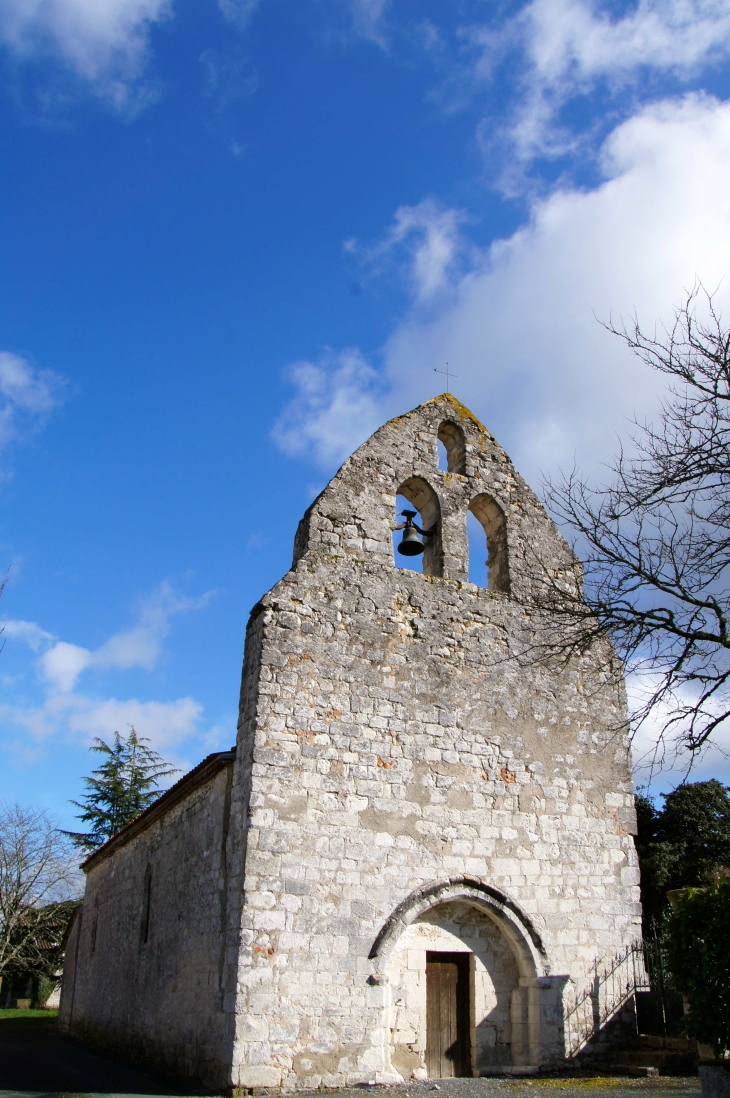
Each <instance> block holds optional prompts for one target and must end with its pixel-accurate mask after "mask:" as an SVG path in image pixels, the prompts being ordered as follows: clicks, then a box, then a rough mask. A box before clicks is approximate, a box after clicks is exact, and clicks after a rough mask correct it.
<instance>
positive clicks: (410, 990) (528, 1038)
mask: <svg viewBox="0 0 730 1098" xmlns="http://www.w3.org/2000/svg"><path fill="white" fill-rule="evenodd" d="M447 951H455V952H462V953H467V954H469V965H470V991H469V995H470V1002H469V1010H470V1057H471V1069H472V1074H474V1075H489V1074H499V1073H502V1072H504V1071H516V1072H529V1071H531V1070H533V1069H536V1068H537V1067H538V1066H539V1065H540V1064H541V1063H543V1062H545V1061H546V1059H549V1058H550V1057H549V1056H546V1052H547V1049H546V1048H545V1047H544V1045H545V1043H546V1040H545V1039H546V1038H547V1043H552V1042H551V1041H550V1039H549V1037H548V1035H547V1034H543V1033H541V1016H542V1014H543V1013H544V1011H543V1010H542V1003H541V994H542V993H543V991H544V990H545V989H544V987H543V986H542V985H545V984H548V985H549V984H550V983H551V982H552V981H551V980H549V979H548V980H547V981H546V980H545V976H546V975H547V968H548V965H547V958H546V954H545V948H544V946H543V943H542V939H541V937H540V935H539V933H538V932H537V930H536V928H535V927H534V925H533V924H532V922H531V920H530V919H529V918H528V917H527V916H526V915H525V914H524V912H522V911H521V910H520V909H519V908H518V907H517V905H516V904H514V903H513V902H512V901H510V899H509V898H508V897H506V896H504V895H503V894H502V893H500V892H499V891H498V890H497V889H494V888H492V887H491V886H489V885H485V884H483V883H482V882H480V881H476V880H473V879H470V878H460V879H458V880H451V881H447V882H443V883H440V884H436V885H433V886H430V887H426V888H422V889H419V890H417V891H416V892H414V893H412V894H411V896H409V897H408V898H407V899H406V900H405V901H404V902H403V903H402V904H400V905H399V907H398V908H397V909H396V910H395V911H394V912H393V914H392V916H391V917H390V918H389V919H388V920H387V921H386V923H385V924H384V925H383V927H382V928H381V930H380V933H379V934H378V936H377V938H376V940H375V942H374V943H373V947H372V949H371V952H370V957H371V960H372V961H373V968H374V972H373V976H372V977H371V981H372V982H373V983H378V984H382V985H383V987H384V992H385V995H384V1009H385V1018H384V1030H385V1033H384V1037H385V1046H386V1048H387V1049H388V1055H389V1056H390V1064H389V1066H390V1068H391V1070H394V1071H396V1072H399V1073H400V1074H401V1075H402V1076H404V1078H408V1077H409V1076H410V1077H414V1078H427V1077H429V1076H428V1070H427V1057H426V1052H427V1050H426V1044H427V1041H426V1031H427V1024H428V1023H427V1015H426V1011H427V1004H426V979H427V976H426V964H427V961H426V958H427V956H428V957H431V958H434V957H435V956H436V954H437V953H439V952H447Z"/></svg>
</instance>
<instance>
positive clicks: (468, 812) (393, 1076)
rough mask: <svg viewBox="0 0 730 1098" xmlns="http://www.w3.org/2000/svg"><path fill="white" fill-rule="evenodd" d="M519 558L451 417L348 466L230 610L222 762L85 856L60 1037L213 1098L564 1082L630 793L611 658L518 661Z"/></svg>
mask: <svg viewBox="0 0 730 1098" xmlns="http://www.w3.org/2000/svg"><path fill="white" fill-rule="evenodd" d="M439 441H440V442H441V443H442V444H443V446H444V447H445V451H446V453H447V456H448V469H447V470H443V469H440V468H439V460H438V443H439ZM397 495H399V496H401V497H404V498H405V499H407V500H408V501H409V502H410V504H411V507H412V509H413V510H414V511H416V512H418V514H419V516H420V518H418V519H417V520H416V521H417V522H419V525H420V526H421V528H422V529H424V530H426V531H430V534H428V535H427V536H425V537H424V538H423V541H424V544H425V546H426V548H425V552H424V553H423V573H422V574H419V573H417V572H412V571H408V570H405V569H403V568H397V567H395V564H394V556H393V541H392V533H393V529H394V527H395V526H396V524H397V523H398V522H399V521H400V520H399V519H398V518H397V517H396V496H397ZM469 511H470V512H471V513H472V514H473V515H474V516H475V517H476V519H477V520H478V521H479V522H480V523H481V526H482V528H483V530H484V534H485V547H486V546H488V551H489V561H488V565H489V567H488V583H487V584H486V586H484V587H479V586H476V585H475V584H473V583H470V582H469V579H468V570H469V562H468V553H469V546H468V539H467V527H466V521H467V513H468V512H469ZM535 561H537V562H539V568H540V569H542V570H543V572H544V573H545V572H546V574H547V573H549V574H550V575H551V576H553V577H556V578H557V579H558V580H560V581H561V582H562V581H563V580H564V578H565V577H570V576H572V575H574V574H575V561H574V558H573V555H572V551H571V549H570V547H569V546H568V545H567V543H566V542H565V541H564V539H563V538H562V537H561V535H560V534H559V533H558V531H557V529H556V527H555V526H554V524H553V522H552V521H551V520H550V518H549V517H548V515H547V514H546V512H545V511H544V509H543V507H542V505H541V504H540V502H539V500H538V499H537V497H536V496H535V495H534V493H533V492H532V491H531V490H530V488H529V487H528V486H527V484H526V483H525V482H524V481H523V480H522V478H521V477H520V476H519V474H518V473H517V472H516V471H515V469H514V468H513V466H512V464H511V462H510V460H509V458H508V457H507V455H506V454H505V453H504V451H503V450H502V449H501V447H500V446H499V445H498V444H497V442H496V441H495V440H494V438H493V437H492V436H491V435H490V434H489V432H488V431H487V430H486V429H485V428H484V427H483V426H482V425H481V424H480V423H479V422H478V420H477V419H476V418H475V417H474V416H473V415H472V414H471V413H470V412H468V410H467V409H466V408H464V407H463V406H462V405H461V404H459V402H458V401H456V400H455V399H454V398H453V397H451V396H449V395H448V394H445V395H443V396H441V397H438V398H436V399H434V400H431V401H428V402H427V403H425V404H423V405H421V406H420V407H418V408H416V409H415V410H414V411H412V412H410V413H409V414H407V415H405V416H402V417H399V418H397V419H394V420H391V421H390V422H388V423H387V424H385V425H384V426H383V427H381V428H380V429H379V430H378V431H377V432H376V433H375V434H374V435H373V436H372V437H371V438H370V439H369V440H368V441H367V442H366V443H365V444H364V445H363V446H361V447H360V448H359V449H358V450H357V451H356V452H355V453H354V454H353V455H352V456H351V457H350V458H349V459H348V460H347V461H346V462H345V464H344V465H343V466H342V468H341V469H340V471H339V472H338V473H337V475H336V476H335V477H334V478H333V479H332V481H331V482H330V483H329V485H328V486H327V487H326V488H325V490H324V491H323V492H322V493H321V495H320V496H319V497H318V499H317V500H315V502H314V503H313V504H312V506H311V507H310V508H309V510H308V511H307V513H306V514H305V516H304V518H303V519H302V522H301V523H300V525H299V529H298V531H297V535H296V539H295V549H294V562H293V565H292V568H291V571H289V572H288V573H287V574H286V575H285V576H284V578H283V579H282V580H281V581H280V582H279V583H277V584H276V586H275V587H273V588H272V590H271V591H270V592H269V593H268V594H267V595H265V596H264V597H263V598H262V599H261V601H260V602H259V603H258V604H257V605H256V606H255V607H254V608H253V610H252V612H251V616H250V619H249V623H248V628H247V633H246V646H245V656H244V665H243V677H242V687H241V698H240V719H239V727H238V737H237V742H236V746H235V748H233V749H231V750H230V751H227V752H219V753H217V754H215V755H212V756H209V758H208V759H206V760H204V762H203V763H201V764H200V766H198V767H197V768H196V769H195V770H193V771H192V772H191V773H190V774H188V775H187V776H186V777H185V778H183V779H182V780H181V781H180V782H178V783H177V785H176V786H173V787H172V789H170V790H168V791H167V792H166V793H165V794H164V795H163V796H162V797H161V798H160V800H159V801H157V802H156V804H154V805H153V806H152V807H151V808H150V809H148V810H147V811H146V812H144V813H143V814H142V815H141V816H140V817H138V819H137V820H135V821H134V822H133V823H131V824H130V825H129V826H128V827H127V828H125V829H124V830H123V831H122V832H120V833H119V834H118V835H116V836H115V837H114V838H112V839H111V840H110V841H109V842H108V843H107V844H106V845H105V846H103V847H102V848H101V849H100V850H98V851H96V852H95V853H94V854H92V855H91V857H90V858H88V859H87V861H86V863H85V865H84V869H85V872H86V891H85V897H84V902H83V906H82V908H81V913H80V915H79V917H78V918H77V919H76V920H75V922H74V925H73V927H72V930H71V933H70V936H69V940H68V943H67V950H66V967H65V973H64V983H63V992H62V1002H61V1012H60V1022H61V1025H62V1026H63V1027H64V1028H65V1029H66V1030H68V1031H70V1032H71V1033H73V1034H76V1035H78V1036H79V1037H81V1038H85V1039H90V1040H93V1041H95V1042H98V1043H100V1044H102V1045H105V1046H108V1047H113V1048H116V1049H118V1050H121V1051H124V1052H127V1053H130V1054H132V1055H135V1056H140V1057H146V1058H148V1059H149V1060H151V1061H154V1062H156V1063H158V1064H160V1065H162V1066H164V1067H166V1068H168V1069H171V1070H173V1071H176V1072H178V1073H181V1074H186V1075H189V1076H191V1077H193V1078H198V1079H200V1080H202V1081H204V1082H205V1083H207V1084H208V1085H210V1086H212V1087H214V1088H217V1089H221V1090H227V1091H229V1092H233V1093H236V1092H239V1093H242V1092H244V1091H245V1090H247V1089H251V1088H258V1087H270V1088H278V1087H286V1088H312V1087H319V1086H327V1087H336V1086H344V1085H351V1084H354V1083H371V1082H375V1083H378V1082H396V1081H400V1080H408V1079H412V1078H415V1079H424V1078H438V1077H444V1076H449V1075H485V1074H499V1073H504V1072H513V1073H520V1072H522V1073H530V1072H534V1071H537V1070H539V1069H541V1068H545V1067H554V1066H559V1065H560V1064H563V1063H565V1062H566V1061H568V1060H570V1058H571V1057H572V1056H574V1055H575V1053H576V1052H577V1051H578V1050H579V1048H580V1046H581V1043H582V1042H583V1041H585V1039H586V1037H587V1035H588V1034H589V1032H590V1030H591V1027H592V1026H593V1024H594V1014H595V1001H594V998H590V994H589V993H592V989H594V985H595V982H596V981H595V974H596V972H597V971H598V968H599V967H600V966H608V967H609V968H610V967H611V966H613V970H614V971H615V970H616V966H617V965H618V966H620V964H621V963H622V958H626V957H628V956H629V954H630V949H631V945H632V943H633V942H634V941H635V940H636V939H637V938H638V937H640V905H639V896H638V870H637V862H636V855H635V851H634V844H633V838H632V833H633V831H634V808H633V786H632V780H631V772H630V757H629V745H628V739H627V734H626V730H625V724H624V722H625V697H624V691H623V685H622V681H621V677H620V674H619V675H617V674H616V656H615V654H614V653H613V650H612V649H611V646H610V644H609V643H608V641H607V640H606V641H605V642H599V643H598V644H597V645H594V646H593V647H592V648H591V650H590V651H588V652H586V653H584V654H582V655H580V654H574V655H572V656H571V657H570V658H569V659H563V660H552V661H551V660H550V659H538V658H537V657H534V658H531V657H530V652H531V651H532V648H533V647H534V641H535V637H536V635H537V632H536V631H537V629H538V625H537V624H536V618H535V615H534V614H533V613H532V612H531V611H530V609H529V599H528V598H526V597H525V595H526V593H527V592H528V589H529V585H530V583H531V582H533V580H534V575H535V567H536V565H535ZM566 582H567V580H566ZM531 646H532V647H531ZM614 983H615V981H614ZM620 985H621V981H620V980H619V981H618V983H617V984H616V986H617V987H618V986H620ZM606 994H609V995H610V993H609V992H606ZM617 996H618V997H617V998H616V1001H615V1002H611V1001H607V1002H606V1003H605V1004H604V1005H605V1012H606V1016H607V1017H608V1016H610V1014H611V1012H612V1011H614V1010H617V1009H619V1007H620V1006H621V1002H622V1000H621V999H620V993H617ZM602 1009H603V1007H602Z"/></svg>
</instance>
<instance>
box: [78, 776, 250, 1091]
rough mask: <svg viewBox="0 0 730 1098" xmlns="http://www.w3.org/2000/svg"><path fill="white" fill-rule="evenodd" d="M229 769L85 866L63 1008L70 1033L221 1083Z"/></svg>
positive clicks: (225, 1058)
mask: <svg viewBox="0 0 730 1098" xmlns="http://www.w3.org/2000/svg"><path fill="white" fill-rule="evenodd" d="M231 777H232V764H231V763H229V764H228V765H227V766H224V767H223V768H222V769H219V770H218V772H217V773H216V774H215V775H214V776H213V777H212V778H211V779H210V780H209V781H206V782H205V783H204V784H203V785H201V786H199V787H197V788H195V789H194V790H192V792H191V793H190V794H189V795H188V796H187V797H185V798H184V799H182V800H180V801H178V802H177V803H176V804H174V805H173V807H171V808H170V809H169V811H167V812H165V813H163V814H161V815H160V816H159V817H158V818H157V819H155V820H154V821H153V822H152V823H150V824H149V826H148V827H146V828H145V829H144V830H142V831H141V832H140V833H139V834H137V835H136V836H134V837H132V838H131V839H130V840H129V841H128V842H125V843H124V844H123V845H119V846H117V847H116V849H114V851H113V852H112V853H111V854H110V855H109V856H108V857H102V858H100V859H99V860H98V861H96V862H95V863H93V864H92V865H91V867H90V869H89V871H88V874H87V880H86V892H85V896H84V904H83V917H82V918H81V919H80V920H79V921H78V923H77V927H78V929H77V930H76V931H75V932H74V935H73V941H71V940H70V941H69V944H68V949H67V954H68V956H69V962H71V963H69V964H67V966H66V972H65V975H64V985H63V994H62V1007H61V1022H62V1025H63V1028H65V1029H67V1030H70V1031H71V1032H72V1033H73V1034H74V1035H76V1036H79V1037H81V1038H85V1039H89V1040H92V1041H94V1042H97V1043H101V1044H103V1045H106V1046H110V1047H115V1048H117V1049H119V1050H121V1051H123V1052H125V1053H128V1054H131V1055H133V1056H134V1057H136V1058H140V1059H147V1060H149V1061H151V1062H154V1063H156V1064H158V1065H161V1066H163V1067H167V1068H169V1069H171V1070H173V1071H175V1072H178V1073H180V1074H185V1075H190V1076H193V1077H196V1078H199V1079H205V1080H208V1081H209V1082H211V1083H212V1084H213V1085H219V1086H221V1087H225V1086H226V1085H227V1084H228V1082H229V1074H230V1070H229V1069H230V1050H229V1049H227V1048H226V1045H225V1036H226V1028H225V1022H226V1017H225V1014H224V1010H223V991H222V987H223V979H224V967H225V935H224V927H225V921H226V914H227V913H226V904H227V875H226V863H225V857H224V853H225V845H226V839H227V830H228V827H227V825H228V810H229V800H230V783H231ZM148 889H149V911H148V906H147V894H148ZM77 935H78V941H77V940H76V936H77ZM145 937H146V941H145Z"/></svg>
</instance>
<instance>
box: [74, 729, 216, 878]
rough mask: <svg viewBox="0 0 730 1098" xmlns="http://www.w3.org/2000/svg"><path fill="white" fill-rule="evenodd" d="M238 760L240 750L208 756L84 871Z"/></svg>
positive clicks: (84, 864)
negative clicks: (237, 753)
mask: <svg viewBox="0 0 730 1098" xmlns="http://www.w3.org/2000/svg"><path fill="white" fill-rule="evenodd" d="M235 757H236V749H235V747H232V748H231V749H230V750H229V751H214V752H213V754H211V755H207V756H206V757H205V758H204V759H203V761H202V762H200V763H198V765H197V766H195V767H193V769H192V770H189V771H188V773H187V774H184V775H183V777H182V778H180V780H179V781H177V782H175V784H174V785H172V786H170V788H169V789H167V790H166V791H165V792H164V793H163V794H162V796H161V797H160V798H159V799H158V800H156V801H155V802H154V804H151V805H150V806H149V808H145V810H144V812H140V814H139V816H135V818H134V819H133V820H131V821H130V822H129V823H128V824H127V825H126V827H123V828H122V830H121V831H117V833H116V834H115V835H112V837H111V838H110V839H107V841H106V842H105V843H104V845H103V846H100V847H99V849H98V850H95V851H94V852H93V854H90V855H89V857H88V858H87V859H86V860H85V861H84V862H82V863H81V869H83V871H84V873H88V872H89V870H90V869H93V868H94V866H95V865H98V863H99V862H101V861H103V860H104V859H105V858H108V857H109V856H110V855H111V854H113V853H114V851H115V850H118V849H119V847H120V846H124V845H125V843H128V842H129V841H130V840H131V839H133V838H134V837H135V835H138V834H139V833H140V832H141V831H144V830H145V829H146V828H148V827H149V826H150V824H152V823H154V821H155V820H157V819H159V818H160V816H164V815H165V813H166V812H169V811H170V809H171V808H173V807H174V806H175V805H176V804H178V803H179V802H180V801H182V800H184V799H185V797H187V796H189V795H190V793H192V792H193V790H194V789H197V788H198V787H199V786H201V785H204V784H205V782H207V781H210V779H211V778H213V777H214V776H215V775H216V774H217V773H218V771H219V770H222V769H223V768H224V767H226V766H230V765H231V764H232V762H233V760H234V759H235Z"/></svg>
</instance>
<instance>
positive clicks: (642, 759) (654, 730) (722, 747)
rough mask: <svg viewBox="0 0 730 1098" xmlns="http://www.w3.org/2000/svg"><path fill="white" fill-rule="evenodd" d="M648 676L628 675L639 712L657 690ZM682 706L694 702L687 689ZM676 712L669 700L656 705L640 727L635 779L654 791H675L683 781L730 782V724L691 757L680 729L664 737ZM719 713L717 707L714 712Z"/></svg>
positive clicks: (633, 702) (635, 747)
mask: <svg viewBox="0 0 730 1098" xmlns="http://www.w3.org/2000/svg"><path fill="white" fill-rule="evenodd" d="M656 685H657V684H656V682H653V681H652V679H651V678H650V677H649V676H648V675H646V674H634V675H629V676H628V677H627V681H626V688H627V693H628V698H629V705H630V707H631V709H632V711H634V712H636V711H637V710H638V709H641V708H643V707H644V706H645V705H646V703H647V701H648V700H649V698H650V697H651V695H652V694H653V692H654V689H655V687H656ZM677 700H678V701H679V703H680V704H683V703H684V704H690V703H691V701H692V700H693V699H692V698H691V696H690V694H689V691H688V690H687V689H686V688H685V689H684V690H683V691H680V692H678V699H677ZM675 712H676V707H674V706H672V705H671V703H670V702H669V700H666V701H664V702H662V703H661V704H660V705H658V706H656V708H655V709H653V710H652V712H651V713H650V714H649V716H648V717H647V719H646V720H645V721H644V722H643V723H642V724H641V725H640V727H639V728H638V730H637V732H636V734H635V736H634V738H633V742H632V751H631V753H632V756H633V762H634V777H635V781H636V783H637V785H646V786H648V787H649V789H650V790H651V791H652V792H653V793H656V792H659V791H665V790H668V789H672V788H674V787H675V786H676V785H678V784H679V783H680V782H681V781H684V780H685V779H689V780H690V781H695V782H696V781H706V780H707V779H708V778H719V779H720V780H724V781H726V782H728V783H730V721H725V722H723V723H722V724H720V725H718V727H717V728H716V729H715V731H714V732H713V734H712V738H711V740H710V741H709V742H708V743H707V744H706V745H705V746H704V747H703V748H702V750H700V751H699V752H697V754H696V755H695V756H694V757H693V758H692V757H690V756H689V755H688V753H687V752H686V751H684V750H683V749H682V744H681V729H678V730H677V731H676V732H675V731H673V730H671V729H670V730H669V731H668V732H667V733H666V734H664V726H665V722H666V721H667V720H668V719H669V718H670V717H671V716H672V714H673V713H675ZM715 712H716V713H719V712H720V706H719V705H718V707H717V709H716V710H715Z"/></svg>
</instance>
